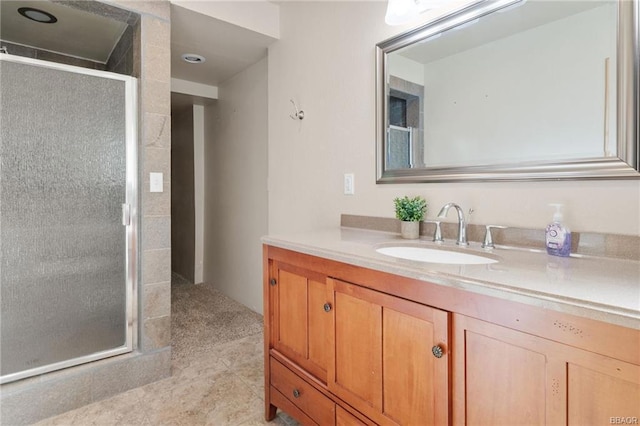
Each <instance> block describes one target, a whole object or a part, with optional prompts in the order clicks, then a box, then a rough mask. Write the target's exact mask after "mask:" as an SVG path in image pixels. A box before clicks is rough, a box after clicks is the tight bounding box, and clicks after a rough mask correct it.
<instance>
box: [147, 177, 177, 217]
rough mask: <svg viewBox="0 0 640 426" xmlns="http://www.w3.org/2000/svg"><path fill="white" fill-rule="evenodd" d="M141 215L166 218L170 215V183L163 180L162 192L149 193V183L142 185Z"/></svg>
mask: <svg viewBox="0 0 640 426" xmlns="http://www.w3.org/2000/svg"><path fill="white" fill-rule="evenodd" d="M143 185H144V187H143V188H142V214H143V215H144V216H166V215H170V214H171V183H170V182H168V181H167V179H166V178H165V179H164V192H149V181H148V179H147V181H146V182H144V183H143Z"/></svg>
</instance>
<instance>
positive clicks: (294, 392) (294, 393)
mask: <svg viewBox="0 0 640 426" xmlns="http://www.w3.org/2000/svg"><path fill="white" fill-rule="evenodd" d="M293 397H294V398H300V391H299V390H298V389H294V390H293Z"/></svg>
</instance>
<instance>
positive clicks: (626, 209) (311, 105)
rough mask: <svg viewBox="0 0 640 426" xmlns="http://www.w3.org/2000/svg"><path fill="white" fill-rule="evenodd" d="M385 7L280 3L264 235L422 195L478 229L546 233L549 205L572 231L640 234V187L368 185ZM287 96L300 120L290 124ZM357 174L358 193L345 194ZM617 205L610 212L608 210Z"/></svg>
mask: <svg viewBox="0 0 640 426" xmlns="http://www.w3.org/2000/svg"><path fill="white" fill-rule="evenodd" d="M385 7H386V4H385V2H282V3H280V11H281V16H280V23H281V32H280V35H281V39H280V41H278V42H276V43H274V44H273V45H272V46H271V47H270V48H269V87H268V90H269V233H271V234H278V233H289V232H295V231H302V230H308V229H313V228H319V227H329V226H333V227H335V226H338V224H339V220H340V214H341V213H349V214H361V215H371V216H386V217H393V205H392V200H393V198H394V197H396V196H399V195H403V194H408V195H412V194H419V195H423V196H425V197H426V198H427V200H428V201H429V203H430V211H429V213H428V216H429V217H432V216H434V215H435V214H436V213H437V211H438V209H439V208H440V207H441V206H442V205H444V204H445V203H447V202H449V201H455V202H458V203H459V204H461V205H462V206H463V207H464V208H465V209H466V208H469V207H473V208H474V209H475V211H476V212H475V214H474V217H473V222H475V223H495V224H502V225H511V226H521V227H532V228H543V227H544V226H545V225H546V224H547V223H548V222H549V220H550V218H551V216H552V210H551V209H550V208H549V207H548V206H547V204H549V203H551V202H561V203H564V204H565V205H566V208H565V210H566V215H565V217H566V219H567V222H568V223H569V224H570V225H571V228H572V229H573V230H575V231H592V232H609V233H619V234H630V235H640V223H639V222H640V219H639V218H640V181H637V180H636V181H577V182H513V183H440V184H412V185H408V184H407V185H376V184H375V49H374V47H375V44H376V43H378V42H380V41H382V40H384V39H387V38H389V37H391V36H392V35H395V34H397V33H399V32H401V31H402V30H403V29H402V28H397V27H389V26H387V25H385V23H384V14H385ZM292 98H293V99H294V100H296V102H297V103H298V104H299V105H300V107H301V108H302V109H303V110H304V111H305V119H304V120H302V121H294V120H291V119H290V118H289V114H290V113H291V104H290V102H289V99H292ZM346 172H353V173H355V178H356V182H355V188H356V194H355V195H351V196H345V195H342V180H343V174H344V173H346ZM612 206H614V207H612Z"/></svg>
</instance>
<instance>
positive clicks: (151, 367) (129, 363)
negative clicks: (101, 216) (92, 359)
mask: <svg viewBox="0 0 640 426" xmlns="http://www.w3.org/2000/svg"><path fill="white" fill-rule="evenodd" d="M165 346H166V345H165ZM170 375H171V348H166V349H163V350H161V351H156V352H153V353H149V354H138V355H137V356H135V357H131V358H129V359H127V360H126V361H123V362H119V363H116V364H112V365H110V366H108V368H107V367H105V368H99V369H96V370H95V371H94V372H93V380H92V382H93V388H92V390H91V391H92V392H91V393H92V395H91V396H92V400H93V401H99V400H101V399H104V398H108V397H110V396H112V395H115V394H117V393H120V392H124V391H127V390H129V389H133V388H136V387H138V386H142V385H145V384H147V383H151V382H153V381H156V380H160V379H163V378H165V377H168V376H170Z"/></svg>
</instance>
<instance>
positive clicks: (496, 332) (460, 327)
mask: <svg viewBox="0 0 640 426" xmlns="http://www.w3.org/2000/svg"><path fill="white" fill-rule="evenodd" d="M453 330H454V347H455V349H454V353H453V377H454V381H453V398H454V410H453V424H456V425H462V424H466V425H488V424H491V425H507V424H508V425H532V424H536V425H545V424H546V425H567V424H568V425H577V426H578V425H586V424H612V423H611V422H612V420H611V419H612V418H615V417H620V418H622V417H624V418H626V419H630V418H640V366H638V365H634V364H630V363H626V362H622V361H618V360H615V359H613V358H610V357H606V356H602V355H598V354H595V353H592V352H588V351H585V350H582V349H577V348H574V347H571V346H568V345H563V344H560V343H557V342H553V341H550V340H546V339H543V338H540V337H536V336H533V335H530V334H526V333H522V332H519V331H515V330H511V329H508V328H504V327H500V326H497V325H494V324H490V323H486V322H483V321H479V320H475V319H471V318H467V317H464V316H461V315H454V316H453Z"/></svg>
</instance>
